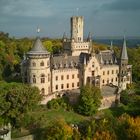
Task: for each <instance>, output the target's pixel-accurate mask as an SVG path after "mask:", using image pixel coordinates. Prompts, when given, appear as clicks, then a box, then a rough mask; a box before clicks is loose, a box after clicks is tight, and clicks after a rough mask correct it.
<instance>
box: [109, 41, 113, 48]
mask: <svg viewBox="0 0 140 140" xmlns="http://www.w3.org/2000/svg"><path fill="white" fill-rule="evenodd" d="M110 50H113V41H112V40H111V42H110Z"/></svg>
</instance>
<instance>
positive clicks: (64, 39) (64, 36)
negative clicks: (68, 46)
mask: <svg viewBox="0 0 140 140" xmlns="http://www.w3.org/2000/svg"><path fill="white" fill-rule="evenodd" d="M66 40H67V36H66V33H65V32H64V34H63V42H65V41H66Z"/></svg>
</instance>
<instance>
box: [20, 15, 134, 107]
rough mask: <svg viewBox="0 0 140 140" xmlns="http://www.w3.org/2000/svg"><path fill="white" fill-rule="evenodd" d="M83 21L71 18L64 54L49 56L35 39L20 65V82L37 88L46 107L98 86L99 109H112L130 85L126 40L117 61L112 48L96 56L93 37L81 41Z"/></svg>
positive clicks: (130, 67)
mask: <svg viewBox="0 0 140 140" xmlns="http://www.w3.org/2000/svg"><path fill="white" fill-rule="evenodd" d="M83 27H84V18H83V17H82V16H74V17H71V37H70V39H68V38H67V37H66V35H65V34H64V36H63V49H64V50H63V54H61V55H58V56H53V55H51V54H50V53H49V52H48V51H47V50H46V49H45V48H44V47H43V45H42V42H41V40H40V38H39V37H37V38H36V40H35V42H34V44H33V47H32V49H31V50H30V51H29V52H27V54H26V57H24V60H23V61H22V64H21V68H22V71H21V73H22V80H23V82H24V83H28V84H31V85H32V86H37V87H38V88H39V90H40V92H41V94H43V95H45V97H46V100H44V102H43V103H46V102H47V101H48V100H50V99H52V98H54V97H55V96H56V95H59V94H63V93H66V92H67V91H74V90H77V89H79V88H80V87H81V86H83V85H86V84H91V85H94V86H98V87H99V88H100V89H101V91H102V95H103V97H104V98H103V99H102V105H101V108H106V107H110V106H112V105H113V104H114V103H115V101H116V99H117V98H118V97H117V94H114V93H116V92H117V93H118V92H120V91H121V90H125V89H126V87H127V84H131V82H132V66H131V65H128V55H127V48H126V40H125V38H124V43H123V46H122V51H121V54H120V58H119V59H118V58H116V56H115V53H114V51H113V49H112V46H111V47H110V49H109V50H104V51H99V52H95V51H94V47H93V44H92V36H91V34H90V33H89V35H88V38H87V39H86V40H84V39H83Z"/></svg>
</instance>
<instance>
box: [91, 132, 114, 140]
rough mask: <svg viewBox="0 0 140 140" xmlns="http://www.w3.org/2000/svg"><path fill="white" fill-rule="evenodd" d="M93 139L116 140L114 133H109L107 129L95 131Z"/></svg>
mask: <svg viewBox="0 0 140 140" xmlns="http://www.w3.org/2000/svg"><path fill="white" fill-rule="evenodd" d="M93 140H116V135H115V134H112V133H110V132H109V131H107V130H106V131H101V132H98V131H97V132H96V133H95V135H94V137H93Z"/></svg>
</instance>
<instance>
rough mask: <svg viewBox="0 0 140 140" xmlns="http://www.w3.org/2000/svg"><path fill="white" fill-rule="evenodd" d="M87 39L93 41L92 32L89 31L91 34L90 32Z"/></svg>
mask: <svg viewBox="0 0 140 140" xmlns="http://www.w3.org/2000/svg"><path fill="white" fill-rule="evenodd" d="M87 41H92V35H91V32H89V34H88V38H87Z"/></svg>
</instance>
